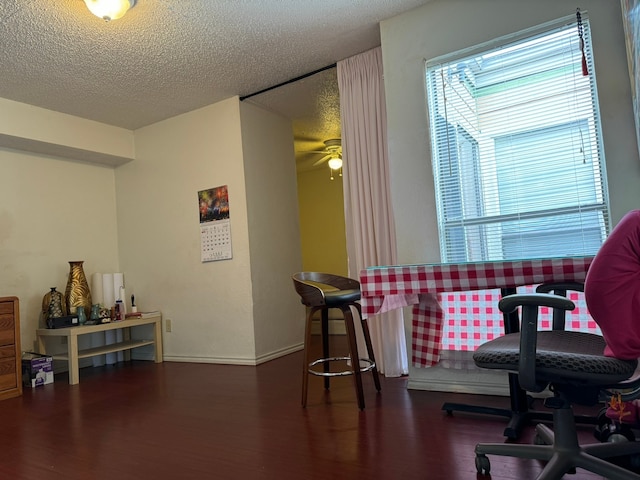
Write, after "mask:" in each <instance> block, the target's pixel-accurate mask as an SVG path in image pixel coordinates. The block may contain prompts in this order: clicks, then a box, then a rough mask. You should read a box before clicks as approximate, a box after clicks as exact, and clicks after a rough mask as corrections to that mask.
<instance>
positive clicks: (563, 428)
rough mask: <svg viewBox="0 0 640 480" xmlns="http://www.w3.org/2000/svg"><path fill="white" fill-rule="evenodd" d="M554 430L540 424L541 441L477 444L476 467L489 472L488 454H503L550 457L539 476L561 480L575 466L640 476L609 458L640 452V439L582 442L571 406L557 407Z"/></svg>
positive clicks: (615, 479)
mask: <svg viewBox="0 0 640 480" xmlns="http://www.w3.org/2000/svg"><path fill="white" fill-rule="evenodd" d="M554 425H555V428H556V431H555V432H554V431H553V430H551V429H550V428H549V427H547V426H545V425H541V424H539V425H537V426H536V439H535V440H536V441H535V443H538V444H537V445H521V444H507V443H492V444H489V443H481V444H478V445H476V450H475V451H476V469H477V471H478V473H480V474H488V473H489V472H490V470H491V465H490V462H489V458H488V457H487V455H501V456H509V457H515V458H528V459H534V460H543V461H546V462H547V464H546V465H545V467H544V469H543V470H542V472H541V473H540V475H538V477H537V480H557V479H560V478H562V477H563V475H564V474H566V473H569V472H572V471H573V470H574V469H575V468H582V469H585V470H587V471H590V472H593V473H596V474H598V475H602V476H603V477H606V478H608V479H610V480H640V475H638V474H637V473H634V472H632V471H630V470H627V469H625V468H623V467H621V466H619V465H615V464H613V463H611V462H609V461H607V460H605V459H606V458H611V457H620V456H626V455H637V454H640V442H628V443H626V444H625V443H620V442H615V443H596V444H590V445H584V446H580V445H579V443H578V436H577V433H576V430H575V419H574V417H573V412H572V411H571V409H570V408H560V409H557V410H554Z"/></svg>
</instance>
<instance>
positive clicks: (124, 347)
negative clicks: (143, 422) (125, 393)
mask: <svg viewBox="0 0 640 480" xmlns="http://www.w3.org/2000/svg"><path fill="white" fill-rule="evenodd" d="M142 325H153V338H150V339H142V340H137V339H132V338H131V328H132V327H138V326H142ZM119 328H121V329H123V341H122V342H118V343H112V344H109V345H104V346H100V347H93V348H87V349H84V350H79V349H78V337H79V336H80V335H88V334H90V333H97V332H106V331H107V330H116V329H119ZM36 337H37V342H38V352H39V353H41V354H46V345H45V338H47V337H66V339H67V353H66V354H52V355H51V356H52V357H53V358H54V359H57V360H67V361H68V362H69V384H70V385H75V384H77V383H79V382H80V373H79V364H78V361H79V360H80V359H81V358H88V357H93V356H95V355H103V354H106V353H113V352H121V351H124V352H125V360H129V358H130V351H131V349H133V348H137V347H142V346H144V345H153V346H154V361H155V362H156V363H161V362H162V315H161V314H159V313H158V314H154V315H151V316H149V317H146V318H130V319H126V320H119V321H117V322H109V323H102V324H99V325H80V326H77V327H67V328H39V329H38V330H36Z"/></svg>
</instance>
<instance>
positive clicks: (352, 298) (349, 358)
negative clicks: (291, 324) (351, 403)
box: [292, 272, 381, 410]
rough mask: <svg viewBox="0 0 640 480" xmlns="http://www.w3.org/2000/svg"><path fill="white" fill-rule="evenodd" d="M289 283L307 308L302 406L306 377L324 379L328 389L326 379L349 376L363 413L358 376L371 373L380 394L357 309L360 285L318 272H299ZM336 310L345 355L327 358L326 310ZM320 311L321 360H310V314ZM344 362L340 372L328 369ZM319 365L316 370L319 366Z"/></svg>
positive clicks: (365, 329)
mask: <svg viewBox="0 0 640 480" xmlns="http://www.w3.org/2000/svg"><path fill="white" fill-rule="evenodd" d="M292 279H293V284H294V287H295V289H296V292H298V295H300V299H301V301H302V303H303V304H304V305H306V306H307V307H309V314H308V315H307V321H306V327H305V340H304V361H303V365H302V406H303V407H306V405H307V392H308V388H309V374H311V375H317V376H321V377H324V388H325V389H326V390H328V389H329V379H330V378H331V377H336V376H344V375H353V377H354V383H355V388H356V396H357V400H358V407H359V408H360V410H364V392H363V388H362V375H361V374H362V373H363V372H368V371H371V373H372V374H373V381H374V383H375V386H376V389H377V390H378V391H380V388H381V387H380V379H379V377H378V369H377V367H376V362H375V357H374V355H373V346H372V344H371V337H370V335H369V327H368V326H367V321H366V319H364V318H362V309H361V307H360V303H358V301H359V300H360V282H358V281H357V280H354V279H352V278H348V277H342V276H340V275H333V274H330V273H319V272H299V273H296V274H294V275H293V276H292ZM330 308H337V309H339V310H340V311H341V312H342V315H343V317H344V324H345V329H346V332H347V341H348V348H349V352H348V355H346V356H337V357H336V356H329V309H330ZM352 308H354V309H355V310H356V311H357V312H358V317H359V318H360V325H361V326H362V333H363V335H364V340H365V344H366V347H367V355H368V358H360V356H359V354H358V345H357V342H356V331H355V320H354V318H353V313H352V310H351V309H352ZM318 311H320V312H321V318H320V325H321V334H322V358H318V359H316V360H311V355H310V350H311V348H310V345H311V325H312V321H313V315H314V314H315V313H316V312H318ZM341 361H342V362H345V361H346V362H348V363H349V368H348V369H346V370H342V371H335V370H331V368H330V364H331V363H332V362H341ZM321 365H322V366H323V369H322V370H319V369H318V367H319V366H321Z"/></svg>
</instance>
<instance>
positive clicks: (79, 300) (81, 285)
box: [64, 261, 91, 318]
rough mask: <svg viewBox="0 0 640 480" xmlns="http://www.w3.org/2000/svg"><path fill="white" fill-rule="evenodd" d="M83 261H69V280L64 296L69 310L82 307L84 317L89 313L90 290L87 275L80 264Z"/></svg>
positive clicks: (87, 316) (73, 310)
mask: <svg viewBox="0 0 640 480" xmlns="http://www.w3.org/2000/svg"><path fill="white" fill-rule="evenodd" d="M83 263H84V261H78V262H69V280H68V281H67V289H66V290H65V294H64V298H65V300H66V303H67V310H68V311H69V312H76V311H77V308H78V307H84V312H85V316H86V318H89V315H90V313H91V290H90V289H89V283H88V282H87V277H86V276H85V275H84V270H83V269H82V264H83Z"/></svg>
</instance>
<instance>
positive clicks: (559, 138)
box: [426, 14, 609, 262]
mask: <svg viewBox="0 0 640 480" xmlns="http://www.w3.org/2000/svg"><path fill="white" fill-rule="evenodd" d="M580 30H581V32H580V33H581V35H582V41H581V38H580V37H579V35H578V26H577V23H576V18H575V17H567V18H563V19H560V20H558V21H556V22H552V23H549V24H545V25H543V26H540V27H536V28H534V29H530V30H527V31H525V32H520V33H518V34H516V35H513V36H510V37H508V38H501V39H497V40H495V41H493V42H490V43H487V44H483V45H479V46H476V47H473V48H472V49H468V50H465V51H462V52H456V53H452V54H450V55H447V56H445V57H440V58H438V59H434V60H432V61H428V62H427V63H426V88H427V108H428V112H429V121H430V134H431V145H432V164H433V174H434V180H435V186H436V191H435V194H436V204H437V213H438V228H439V233H440V244H441V255H442V261H443V262H465V261H488V260H504V259H518V258H542V257H555V256H567V255H591V254H595V252H596V251H597V250H598V248H599V247H600V245H601V243H602V242H603V240H604V238H605V237H606V234H607V232H608V229H609V213H608V212H609V209H608V196H607V187H606V175H605V167H604V155H603V149H602V141H601V133H600V119H599V112H598V103H597V90H596V75H595V68H594V63H593V55H592V50H591V36H590V29H589V21H588V17H587V16H586V15H585V14H583V15H582V28H581V29H580ZM581 47H583V48H581ZM583 52H584V53H583ZM583 54H584V58H585V63H586V68H587V70H588V75H584V74H583V66H582V62H583V60H582V59H583Z"/></svg>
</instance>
